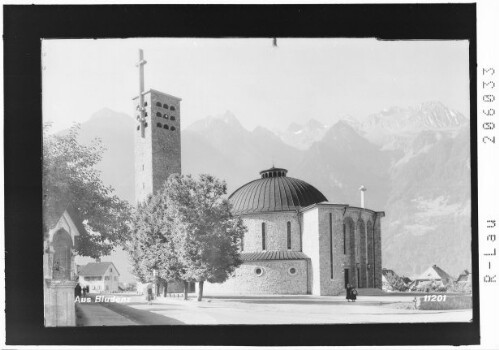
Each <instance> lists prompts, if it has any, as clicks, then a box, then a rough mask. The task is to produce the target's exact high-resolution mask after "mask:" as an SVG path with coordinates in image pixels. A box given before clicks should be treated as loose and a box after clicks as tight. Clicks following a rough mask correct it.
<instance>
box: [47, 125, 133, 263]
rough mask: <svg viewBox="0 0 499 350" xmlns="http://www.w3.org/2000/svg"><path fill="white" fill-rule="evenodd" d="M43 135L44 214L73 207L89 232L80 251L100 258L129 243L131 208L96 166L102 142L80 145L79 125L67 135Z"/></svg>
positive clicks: (79, 246)
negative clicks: (118, 195)
mask: <svg viewBox="0 0 499 350" xmlns="http://www.w3.org/2000/svg"><path fill="white" fill-rule="evenodd" d="M49 127H50V126H49V125H44V136H43V169H42V172H43V211H44V216H45V218H44V219H45V222H46V220H47V219H46V218H47V217H50V215H52V214H53V213H54V211H55V210H57V209H56V208H59V207H60V206H61V205H68V204H72V205H73V207H75V208H76V209H77V210H78V212H79V214H80V216H81V219H82V221H83V223H84V224H85V226H86V228H87V231H88V232H83V233H82V234H81V235H80V237H78V244H77V245H76V251H77V253H78V254H80V255H83V256H89V257H92V258H98V257H100V256H102V255H108V254H109V253H110V252H111V251H112V249H113V248H114V247H115V246H116V245H118V244H121V243H123V242H125V241H126V240H127V237H128V233H129V230H128V218H129V216H130V206H129V204H128V202H126V201H124V200H121V199H120V198H118V197H117V196H116V195H113V191H114V190H113V188H112V187H110V186H105V185H104V184H103V183H102V180H101V179H100V173H99V171H97V170H96V169H95V165H96V164H97V163H98V162H99V161H100V160H101V157H102V153H103V152H104V150H105V149H104V148H103V147H102V144H101V142H100V141H99V140H97V139H96V140H94V142H93V143H92V144H91V145H89V146H85V145H82V144H80V143H79V142H78V139H77V138H78V133H79V130H80V127H79V125H75V126H73V127H72V128H70V130H69V132H68V133H67V134H64V135H51V134H49V133H48V130H49ZM47 229H48V228H45V231H46V230H47Z"/></svg>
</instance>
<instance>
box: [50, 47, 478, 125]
mask: <svg viewBox="0 0 499 350" xmlns="http://www.w3.org/2000/svg"><path fill="white" fill-rule="evenodd" d="M277 44H278V47H273V45H272V39H270V38H268V39H249V38H217V39H200V38H167V39H163V38H157V39H141V38H137V39H98V40H95V39H69V40H68V39H64V40H54V39H50V40H43V41H42V55H43V57H42V66H43V70H42V72H43V75H42V94H43V118H44V122H51V123H52V131H53V132H57V131H59V130H62V129H65V128H67V127H69V126H71V125H72V124H73V123H75V122H79V123H81V122H85V121H86V120H88V119H89V118H91V116H92V115H93V114H94V113H95V112H97V111H99V110H101V109H103V108H110V109H112V110H115V111H117V112H123V113H126V114H129V115H132V113H133V111H134V109H133V108H134V107H133V105H132V102H131V99H132V97H134V96H136V95H137V94H138V89H139V76H138V69H137V67H136V66H135V64H136V62H137V61H138V49H139V48H142V49H143V50H144V57H145V59H146V60H147V62H148V63H147V64H146V65H145V89H146V90H147V89H149V88H153V89H155V90H159V91H162V92H165V93H168V94H171V95H174V96H177V97H180V98H182V102H181V123H182V128H186V127H188V126H189V125H190V124H192V123H193V122H194V121H196V120H199V119H202V118H205V117H207V116H210V115H220V114H223V113H225V112H226V111H231V112H232V113H234V114H235V115H236V117H237V118H238V119H239V120H240V122H241V123H242V124H243V126H244V127H246V128H247V129H249V130H252V129H254V128H255V127H257V126H264V127H267V128H269V129H281V130H282V129H285V128H287V126H288V125H289V124H291V123H298V124H303V123H305V122H307V121H308V120H309V119H312V118H313V119H316V120H318V121H320V122H322V123H324V124H326V125H331V124H333V123H334V122H335V121H337V120H339V119H341V118H342V117H345V116H347V115H349V116H353V117H355V118H359V119H362V118H364V117H366V116H368V115H369V114H373V113H377V112H379V111H381V110H383V109H385V108H389V107H391V106H399V107H409V106H416V105H418V104H420V103H422V102H426V101H440V102H442V103H444V104H445V105H446V106H448V107H449V108H451V109H454V110H456V111H458V112H461V113H462V114H464V115H465V116H468V117H469V73H468V42H467V41H437V40H434V41H415V40H413V41H378V40H376V39H335V38H324V39H315V38H314V39H306V38H304V39H290V38H278V39H277Z"/></svg>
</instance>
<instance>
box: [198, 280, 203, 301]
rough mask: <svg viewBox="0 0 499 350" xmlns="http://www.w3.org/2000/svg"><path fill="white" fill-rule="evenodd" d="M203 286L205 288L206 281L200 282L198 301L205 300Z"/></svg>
mask: <svg viewBox="0 0 499 350" xmlns="http://www.w3.org/2000/svg"><path fill="white" fill-rule="evenodd" d="M203 286H204V281H199V286H198V287H199V288H198V289H199V290H198V301H201V300H203Z"/></svg>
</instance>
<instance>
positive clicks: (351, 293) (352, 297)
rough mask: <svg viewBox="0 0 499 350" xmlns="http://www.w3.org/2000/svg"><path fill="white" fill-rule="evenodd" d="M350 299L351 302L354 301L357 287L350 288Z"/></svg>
mask: <svg viewBox="0 0 499 350" xmlns="http://www.w3.org/2000/svg"><path fill="white" fill-rule="evenodd" d="M350 299H352V302H354V303H355V300H357V289H355V288H353V287H352V289H351V290H350Z"/></svg>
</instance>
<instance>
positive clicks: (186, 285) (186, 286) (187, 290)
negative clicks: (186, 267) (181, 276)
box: [184, 281, 189, 300]
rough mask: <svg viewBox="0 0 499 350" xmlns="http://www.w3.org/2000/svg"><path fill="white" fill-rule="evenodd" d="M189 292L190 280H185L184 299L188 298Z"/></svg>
mask: <svg viewBox="0 0 499 350" xmlns="http://www.w3.org/2000/svg"><path fill="white" fill-rule="evenodd" d="M188 292H189V282H187V281H184V300H187V299H188V298H187V293H188Z"/></svg>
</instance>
